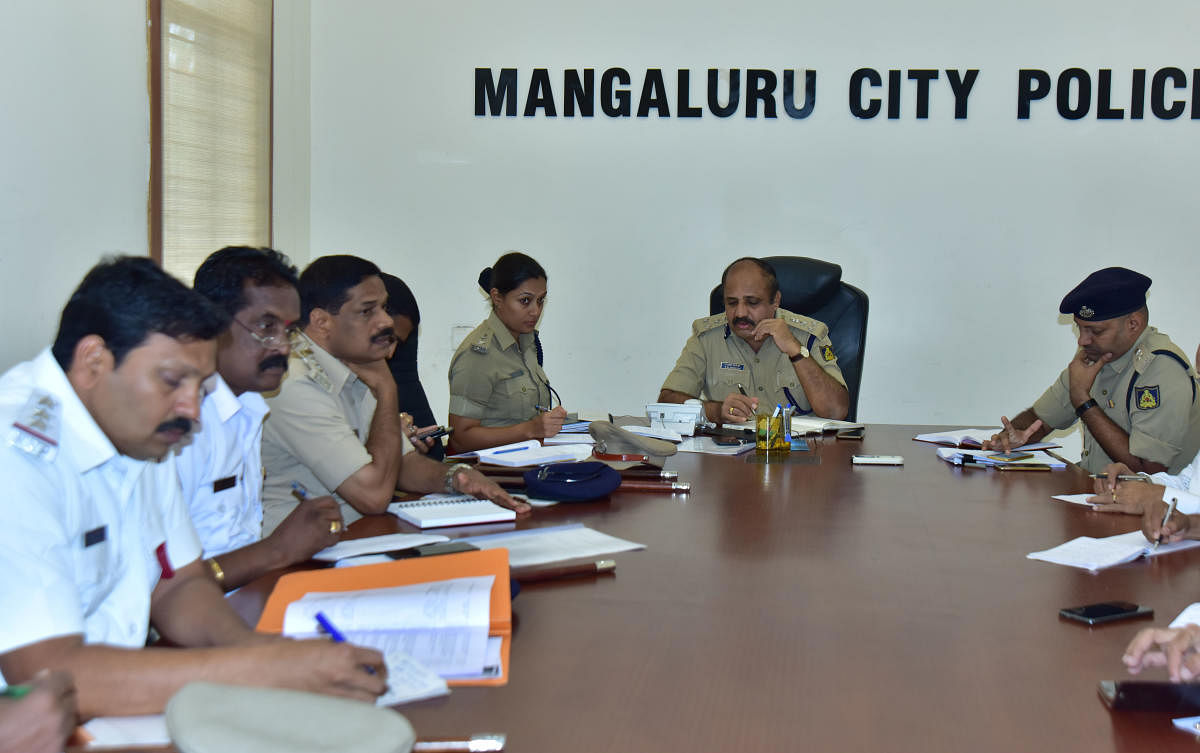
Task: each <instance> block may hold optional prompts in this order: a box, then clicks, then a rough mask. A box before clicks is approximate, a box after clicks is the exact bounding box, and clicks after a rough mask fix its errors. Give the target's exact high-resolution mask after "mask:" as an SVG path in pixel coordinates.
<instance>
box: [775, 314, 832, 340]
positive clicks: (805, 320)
mask: <svg viewBox="0 0 1200 753" xmlns="http://www.w3.org/2000/svg"><path fill="white" fill-rule="evenodd" d="M778 316H779V318H780V319H783V320H784V321H785V322H787V323H788V326H789V327H795V328H796V329H802V330H804V331H805V332H808V333H810V334H813V335H816V336H817V337H825V336H826V335H827V334H829V328H828V327H826V326H825V324H824V323H823V322H819V321H817V320H816V319H813V318H812V317H810V316H804V315H803V314H794V313H792V312H791V311H786V310H784V309H779V313H778Z"/></svg>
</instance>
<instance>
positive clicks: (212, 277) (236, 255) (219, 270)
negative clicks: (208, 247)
mask: <svg viewBox="0 0 1200 753" xmlns="http://www.w3.org/2000/svg"><path fill="white" fill-rule="evenodd" d="M296 273H297V270H296V267H294V266H293V265H292V262H291V259H288V258H287V257H286V256H284V255H283V254H281V253H279V252H278V251H276V250H275V249H273V248H252V247H250V246H226V247H225V248H222V249H221V250H219V251H214V252H213V253H212V254H211V255H209V257H208V258H207V259H205V260H204V263H203V264H201V265H200V268H199V269H197V270H196V278H195V281H194V282H193V283H192V289H193V290H195V291H196V292H197V293H200V294H201V295H203V296H204V297H205V298H207V299H208V300H210V301H212V302H213V303H214V304H216V305H217V307H219V308H220V309H221V310H222V311H224V312H225V313H226V314H228V315H229V316H231V317H232V316H233V315H234V314H236V313H237V312H239V311H241V310H242V309H243V308H245V307H246V283H247V282H249V283H251V284H252V285H254V286H255V287H263V286H266V285H277V286H280V287H283V286H288V287H293V288H295V287H298V286H299V284H300V281H299V280H298V279H297V277H296Z"/></svg>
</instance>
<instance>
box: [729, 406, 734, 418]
mask: <svg viewBox="0 0 1200 753" xmlns="http://www.w3.org/2000/svg"><path fill="white" fill-rule="evenodd" d="M729 415H731V416H732V415H733V406H732V405H731V406H729Z"/></svg>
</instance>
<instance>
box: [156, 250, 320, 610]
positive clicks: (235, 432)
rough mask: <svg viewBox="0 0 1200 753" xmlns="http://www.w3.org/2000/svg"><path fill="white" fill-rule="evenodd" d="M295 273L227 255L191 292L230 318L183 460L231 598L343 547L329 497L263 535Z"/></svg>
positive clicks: (203, 268)
mask: <svg viewBox="0 0 1200 753" xmlns="http://www.w3.org/2000/svg"><path fill="white" fill-rule="evenodd" d="M296 284H297V281H296V268H295V267H293V266H292V265H291V262H290V261H288V258H287V257H286V256H284V255H283V254H281V253H279V252H278V251H275V250H273V249H269V248H249V247H246V246H230V247H227V248H223V249H221V250H219V251H216V252H214V253H213V254H212V255H211V256H209V257H208V258H207V259H205V260H204V263H203V264H201V265H200V268H199V269H197V270H196V280H195V283H194V287H193V289H194V290H195V291H196V292H198V293H200V294H201V295H203V296H204V297H205V298H207V299H208V300H209V301H210V302H211V303H212V304H213V305H215V306H217V307H218V308H219V309H221V310H223V311H224V312H225V313H226V314H227V315H228V316H229V326H228V327H227V328H226V329H225V331H224V332H222V333H221V334H220V335H219V336H218V337H217V373H216V374H214V375H213V376H212V378H211V381H210V384H209V394H208V395H207V396H206V397H205V398H204V403H203V404H202V405H201V407H200V424H199V427H198V429H197V431H196V432H195V433H194V434H193V435H192V437H191V441H190V442H188V443H186V444H185V445H184V446H183V447H182V449H180V450H179V452H178V458H177V461H176V465H177V466H178V468H179V480H180V484H181V486H182V488H183V497H184V500H186V501H187V503H188V506H189V508H190V510H191V513H192V523H193V524H194V525H195V526H196V533H197V534H199V536H200V543H201V545H202V546H203V547H204V556H205V557H206V560H205V563H206V565H207V566H208V570H209V573H210V574H211V575H212V577H213V579H214V580H215V581H216V582H217V584H218V585H220V586H221V587H222V588H223V589H225V590H226V591H232V590H233V589H235V588H240V587H241V586H244V585H245V584H247V583H249V582H250V581H251V580H253V579H255V578H257V577H258V576H260V575H262V574H263V573H265V572H267V571H268V570H275V569H278V568H281V567H287V566H288V565H292V564H295V563H297V562H304V561H306V560H308V559H309V558H310V557H312V555H313V554H315V553H316V552H319V551H320V550H322V549H324V548H326V547H328V546H332V545H333V544H336V543H337V542H338V540H339V539H340V538H341V530H342V514H341V511H340V510H339V509H338V504H337V502H336V501H335V500H334V499H333V498H332V497H314V498H312V499H309V500H305V501H304V502H303V503H301V504H300V505H297V506H296V508H295V509H294V510H292V512H291V514H290V515H288V516H287V518H286V519H284V521H283V523H281V524H280V525H279V527H278V528H276V529H275V530H274V531H272V532H271V533H270V535H268V536H267V537H265V538H264V537H263V535H262V519H263V511H262V479H263V474H262V428H263V419H264V418H265V417H266V415H267V402H266V400H264V399H263V397H262V395H261V394H260V393H262V392H271V391H274V390H276V389H279V384H280V382H281V381H283V375H284V373H285V372H286V371H287V366H288V353H289V352H290V351H291V346H290V344H289V342H288V333H287V331H288V328H289V327H291V326H292V324H294V323H295V321H296V320H297V319H299V318H300V294H299V293H298V292H297V291H296Z"/></svg>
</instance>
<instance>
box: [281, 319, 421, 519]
mask: <svg viewBox="0 0 1200 753" xmlns="http://www.w3.org/2000/svg"><path fill="white" fill-rule="evenodd" d="M293 343H294V344H293V346H292V355H291V357H290V358H289V359H288V372H287V377H286V378H285V379H284V381H283V385H282V386H281V387H280V388H279V392H278V393H276V394H275V396H273V397H268V398H267V405H268V407H269V408H270V409H271V414H270V415H269V416H267V422H266V424H265V425H264V426H263V438H262V459H263V470H264V471H265V472H266V479H265V480H264V481H263V494H262V499H263V535H264V536H266V535H267V534H269V533H271V532H272V531H274V530H275V529H276V527H278V526H279V524H280V523H281V522H282V521H283V519H284V518H286V517H287V516H288V515H289V514H290V513H291V512H292V510H293V509H295V507H296V505H297V504H299V502H298V501H297V500H296V497H295V496H293V495H292V482H293V481H298V482H300V483H301V484H303V485H304V487H305V488H306V489H308V491H309V493H310V494H312V496H314V497H320V496H323V495H326V494H328V495H332V496H333V498H334V499H336V500H337V501H338V502H339V503H341V506H342V519H343V520H345V521H346V523H351V522H353V521H355V520H358V519H359V518H361V517H362V514H361V513H359V512H358V511H357V510H355V509H354V508H353V507H351V506H350V504H349V503H348V502H346V501H345V500H344V499H342V498H341V497H339V496H338V495H337V494H335V493H334V491H333V490H334V489H337V488H338V487H339V486H341V485H342V482H343V481H345V480H346V479H348V478H350V476H352V475H354V473H355V471H357V470H358V469H359V468H362V467H363V466H365V465H367V464H368V463H370V462H371V460H372V458H371V453H369V452H367V448H366V446H365V443H366V441H367V434H368V433H369V431H370V428H371V418H372V417H373V416H374V415H375V405H376V402H375V396H374V395H373V394H371V390H370V389H369V388H368V387H367V385H366V384H364V383H363V382H362V380H360V379H359V378H358V377H357V376H355V374H354V372H353V371H351V370H350V369H349V367H347V366H346V364H344V363H342V362H341V361H340V360H338V359H337V358H334V357H333V356H332V355H331V354H330V353H329V352H328V351H326V350H324V349H323V348H321V346H319V345H317V344H316V343H314V342H313V341H312V340H310V339H309V338H308V337H307V336H305V335H304V334H302V333H301V334H298V335H297V337H296V340H294V341H293ZM403 441H404V447H403V449H404V451H408V449H409V448H410V447H411V445H410V444H409V443H408V439H407V438H405V439H404V440H403Z"/></svg>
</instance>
